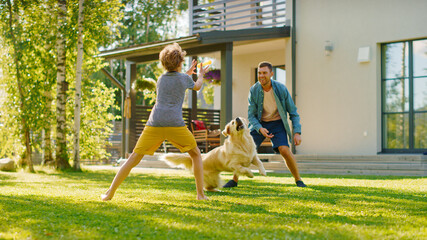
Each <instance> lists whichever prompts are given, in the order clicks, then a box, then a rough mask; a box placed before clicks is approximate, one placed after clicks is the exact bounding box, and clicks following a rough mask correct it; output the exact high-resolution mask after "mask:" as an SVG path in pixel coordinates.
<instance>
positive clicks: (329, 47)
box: [325, 41, 334, 56]
mask: <svg viewBox="0 0 427 240" xmlns="http://www.w3.org/2000/svg"><path fill="white" fill-rule="evenodd" d="M332 50H334V47H333V45H332V42H331V41H326V42H325V56H330V55H331V53H332Z"/></svg>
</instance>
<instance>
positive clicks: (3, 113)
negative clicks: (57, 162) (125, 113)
mask: <svg viewBox="0 0 427 240" xmlns="http://www.w3.org/2000/svg"><path fill="white" fill-rule="evenodd" d="M64 2H65V1H64ZM67 3H69V5H68V6H69V7H67V12H66V14H67V15H66V17H65V21H66V23H65V24H63V25H66V26H67V27H64V29H63V30H64V31H65V32H62V33H61V34H58V29H59V28H58V25H57V21H56V19H57V17H56V16H57V13H58V12H59V11H58V10H57V9H58V6H59V5H58V2H57V0H38V1H36V2H31V4H28V3H27V1H25V2H24V1H11V4H12V6H13V7H12V10H13V12H14V13H17V14H19V15H18V16H19V18H17V17H15V18H13V19H12V20H13V24H15V25H16V26H17V27H14V28H13V31H14V34H15V35H16V36H20V38H19V39H18V40H19V41H13V40H12V38H11V35H10V27H9V19H10V18H9V15H8V13H9V11H8V9H9V8H7V6H8V1H6V0H0V18H1V19H0V20H1V21H0V31H1V33H2V34H0V46H1V50H2V52H3V51H4V52H5V53H6V54H5V56H2V58H1V59H0V68H1V69H2V71H3V75H0V87H1V88H2V89H0V92H1V91H3V90H4V92H5V96H4V97H3V96H2V98H3V99H4V100H5V101H4V102H2V109H1V110H0V139H7V141H1V142H0V154H1V155H2V156H13V155H17V154H19V155H22V156H23V157H26V155H28V154H21V151H22V150H24V151H27V150H26V149H25V142H24V144H23V146H24V147H22V146H21V144H18V143H17V142H16V141H14V138H12V136H17V137H19V138H22V139H24V137H25V134H24V133H25V131H24V130H23V124H22V123H21V119H24V120H25V121H26V124H27V126H28V128H27V129H29V131H27V132H28V133H29V141H30V143H29V146H30V147H31V149H37V150H40V147H41V146H42V145H44V147H45V150H49V146H50V145H51V144H50V143H49V142H50V136H51V133H50V130H52V132H53V134H55V129H57V128H56V121H55V120H54V119H55V117H54V111H52V110H53V109H54V108H56V104H57V103H58V102H57V101H55V98H54V97H55V96H56V95H57V94H56V93H57V89H56V88H55V84H56V76H55V75H56V74H55V73H56V66H57V63H56V59H58V57H57V51H55V47H56V46H55V43H57V39H56V38H57V36H59V37H61V38H62V39H63V41H64V39H65V48H63V53H64V54H65V56H66V58H65V61H62V62H61V63H60V64H59V66H61V67H62V73H63V74H64V76H65V78H64V79H65V82H63V83H64V84H61V83H60V84H59V86H60V87H59V88H61V86H62V87H64V86H65V87H66V92H65V93H66V96H74V93H75V76H76V65H75V64H76V52H77V51H76V47H75V46H76V43H77V39H78V38H77V34H78V32H77V31H76V30H75V29H77V27H76V26H77V19H78V17H77V16H78V7H76V4H75V3H76V1H75V0H69V1H68V2H67ZM85 5H86V6H88V17H87V19H88V23H84V24H85V25H84V26H83V28H84V33H83V34H84V35H86V36H89V37H88V38H86V39H84V40H83V41H84V45H85V49H84V54H83V64H82V66H83V67H82V69H83V71H82V78H83V81H82V104H81V113H82V126H83V127H88V126H89V124H87V123H88V122H90V123H92V124H93V125H94V126H96V128H98V129H96V130H92V129H90V128H89V129H83V132H81V135H82V136H83V137H82V139H81V140H82V141H81V144H82V145H83V146H81V147H82V151H81V154H80V156H84V157H86V158H92V157H93V156H98V157H99V154H98V153H95V151H98V149H100V148H101V147H104V146H105V144H106V138H107V137H108V136H104V135H102V134H103V133H105V134H108V132H109V131H111V127H110V126H108V121H111V119H112V118H113V116H111V114H108V111H109V110H110V109H111V103H110V100H109V99H110V98H111V99H113V91H110V90H109V89H105V86H104V85H103V84H100V83H99V81H97V80H96V79H90V77H91V75H92V74H93V73H94V72H96V71H98V70H99V69H100V68H102V67H104V66H105V64H103V63H102V62H101V59H98V58H94V56H95V55H96V54H97V51H98V50H97V49H98V47H99V46H101V45H108V44H110V43H111V42H112V41H113V40H114V35H115V34H116V32H117V31H116V29H115V28H116V27H117V25H118V24H119V23H118V20H119V19H120V18H121V16H122V15H121V14H120V12H119V9H120V2H119V1H118V0H110V1H103V0H87V1H86V3H85ZM62 12H64V11H62ZM46 23H49V24H46ZM64 36H65V37H64ZM3 40H4V41H3ZM13 46H19V48H16V49H17V50H18V53H19V56H20V58H21V59H20V61H19V62H18V64H15V63H16V61H14V59H13V56H15V54H13V52H14V51H13V50H14V47H13ZM16 67H18V69H19V79H22V81H20V83H21V89H22V93H23V96H24V100H25V101H23V103H24V107H25V108H24V110H21V107H20V106H21V102H22V101H21V100H20V99H21V97H20V94H19V91H18V87H17V82H16V69H17V68H16ZM65 73H66V74H65ZM99 92H101V93H99ZM94 98H98V99H99V101H102V105H103V106H97V105H96V104H95V103H93V99H94ZM85 101H86V103H85ZM106 104H110V105H108V106H107V105H106ZM95 108H96V111H94V109H95ZM64 109H65V116H66V118H65V127H64V136H65V141H64V142H65V144H66V146H65V147H64V149H65V151H64V152H65V153H66V154H67V158H66V159H65V161H64V162H65V164H68V166H70V165H69V163H68V161H69V159H68V155H69V151H70V150H68V149H72V146H70V145H72V142H73V141H72V139H71V140H70V136H71V135H72V133H71V131H70V129H71V128H72V127H71V126H72V125H73V124H72V122H70V121H68V120H69V119H72V118H73V117H74V113H73V110H74V99H72V98H65V106H64ZM90 112H96V113H97V114H104V115H105V116H102V117H99V116H95V115H94V114H89V113H90ZM43 132H44V139H45V140H44V141H43V140H42V139H43V138H42V135H43V134H42V133H43ZM95 134H101V135H102V136H99V137H98V136H94V135H95ZM27 136H28V135H27ZM86 138H93V139H96V141H93V142H90V141H88V140H87V139H86ZM27 139H28V138H27ZM42 142H44V144H42ZM85 144H89V145H88V146H84V145H85ZM45 152H47V151H45ZM99 152H100V153H101V154H105V152H102V151H99ZM56 154H57V155H58V152H56ZM30 156H31V155H30ZM49 156H52V154H49V153H48V154H45V157H46V158H49ZM58 168H61V167H58Z"/></svg>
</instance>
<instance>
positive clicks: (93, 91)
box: [67, 79, 114, 160]
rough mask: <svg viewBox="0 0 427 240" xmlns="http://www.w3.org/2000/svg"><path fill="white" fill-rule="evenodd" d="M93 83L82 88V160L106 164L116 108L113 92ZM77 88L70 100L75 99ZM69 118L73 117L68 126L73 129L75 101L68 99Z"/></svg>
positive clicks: (69, 139)
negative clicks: (107, 148) (99, 161)
mask: <svg viewBox="0 0 427 240" xmlns="http://www.w3.org/2000/svg"><path fill="white" fill-rule="evenodd" d="M91 81H95V82H93V83H85V84H84V85H82V111H81V126H80V158H81V159H82V160H103V159H105V158H107V157H108V156H109V154H108V153H107V152H106V148H105V147H106V146H107V144H109V143H108V137H109V136H110V134H111V133H112V132H113V130H112V127H113V125H112V123H111V121H112V120H113V119H114V115H113V114H112V113H111V106H112V105H113V102H114V98H113V94H114V89H111V88H107V87H106V86H105V84H103V83H102V82H101V81H99V80H94V79H91ZM73 87H74V86H72V90H70V91H69V96H74V95H73V94H71V93H74V88H73ZM69 101H70V102H69V104H68V105H67V107H68V108H67V114H68V115H69V116H70V118H69V119H68V123H67V126H70V127H71V126H72V124H73V119H71V116H72V114H73V113H74V108H73V106H74V98H71V97H70V99H69ZM67 138H68V143H69V148H68V149H70V154H71V150H72V142H73V141H72V139H73V135H72V134H71V131H70V132H69V134H68V135H67Z"/></svg>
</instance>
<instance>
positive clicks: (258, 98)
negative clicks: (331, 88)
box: [248, 79, 301, 143]
mask: <svg viewBox="0 0 427 240" xmlns="http://www.w3.org/2000/svg"><path fill="white" fill-rule="evenodd" d="M271 85H272V87H273V90H274V99H275V100H276V104H277V110H278V111H279V114H280V117H281V118H282V121H283V125H284V126H285V129H286V132H287V134H288V136H289V142H291V143H292V141H293V137H292V132H291V131H290V128H289V124H288V120H287V119H288V113H289V118H290V119H291V121H292V128H293V130H294V133H301V124H300V117H299V115H298V113H297V107H296V106H295V104H294V101H293V100H292V97H291V94H290V93H289V91H288V89H287V88H286V86H285V85H284V84H282V83H280V82H277V81H275V80H273V79H272V80H271ZM248 101H249V107H248V119H249V129H250V130H251V131H252V130H256V131H258V132H259V129H260V128H261V127H262V126H261V123H260V121H261V117H262V110H263V103H264V90H263V89H262V86H261V84H260V83H259V82H257V83H255V84H254V85H253V86H252V87H251V89H250V91H249V97H248Z"/></svg>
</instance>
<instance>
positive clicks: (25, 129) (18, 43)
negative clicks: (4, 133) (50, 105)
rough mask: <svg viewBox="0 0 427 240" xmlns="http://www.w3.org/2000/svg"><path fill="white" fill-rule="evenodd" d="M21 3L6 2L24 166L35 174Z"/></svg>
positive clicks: (8, 0)
mask: <svg viewBox="0 0 427 240" xmlns="http://www.w3.org/2000/svg"><path fill="white" fill-rule="evenodd" d="M20 7H21V6H20V2H19V1H15V2H13V4H12V2H11V1H10V0H7V1H6V8H7V12H8V32H7V34H8V40H9V44H10V45H11V46H12V49H13V52H12V53H11V55H12V56H13V62H14V66H15V72H14V78H15V80H16V86H17V88H18V96H19V100H20V103H19V108H20V109H19V110H20V111H21V112H22V114H21V115H20V121H21V124H22V129H21V133H22V134H23V136H24V142H25V152H24V154H23V156H22V160H23V162H22V163H23V164H27V165H28V167H29V171H30V172H34V168H33V162H32V159H31V153H32V150H31V139H30V126H29V124H28V120H27V118H26V115H27V112H28V108H29V106H28V105H27V104H26V102H27V101H26V96H25V93H24V87H23V78H22V77H21V76H22V69H23V68H25V66H23V65H22V60H23V58H24V56H23V49H25V48H26V46H25V40H23V38H22V36H21V34H22V32H23V28H22V24H21V22H20V20H21V19H20V17H21V16H20V11H19V10H20Z"/></svg>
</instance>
